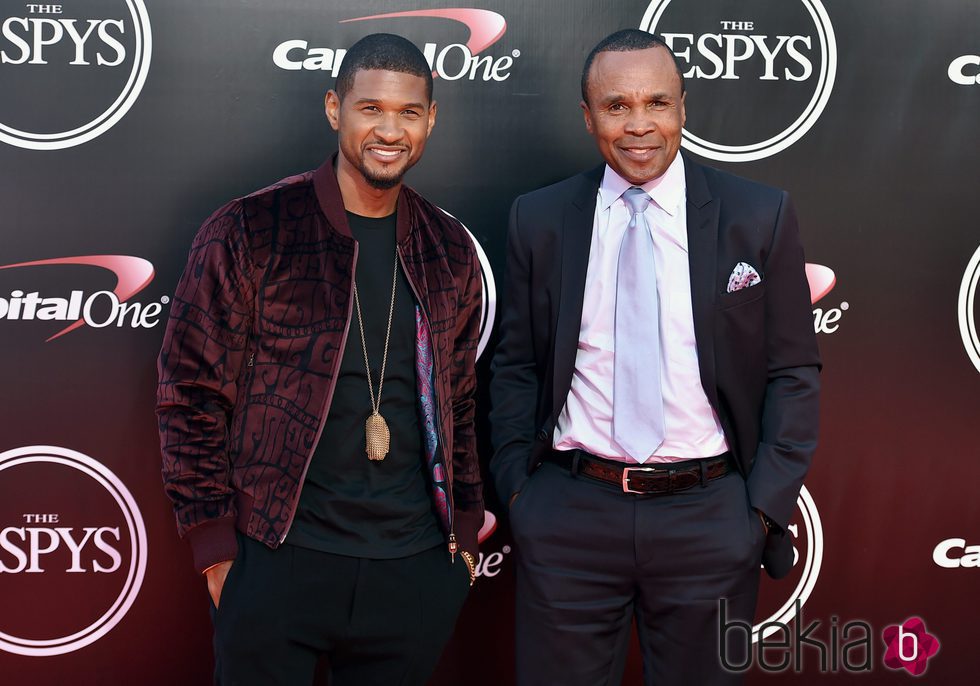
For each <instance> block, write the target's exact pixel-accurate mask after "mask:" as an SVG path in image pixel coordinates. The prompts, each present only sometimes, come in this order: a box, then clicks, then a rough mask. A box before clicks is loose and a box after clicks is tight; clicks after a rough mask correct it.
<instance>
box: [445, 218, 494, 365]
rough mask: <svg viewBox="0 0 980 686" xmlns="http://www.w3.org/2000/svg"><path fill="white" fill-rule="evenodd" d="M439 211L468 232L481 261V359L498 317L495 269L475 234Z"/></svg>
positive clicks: (479, 353) (478, 354)
mask: <svg viewBox="0 0 980 686" xmlns="http://www.w3.org/2000/svg"><path fill="white" fill-rule="evenodd" d="M439 209H440V210H442V212H443V214H445V215H447V216H449V217H452V218H453V219H455V220H456V221H458V222H459V225H460V226H462V227H463V230H464V231H466V235H468V236H469V237H470V240H471V241H473V247H474V248H475V249H476V256H477V258H478V259H479V260H480V271H481V272H482V273H481V277H482V281H483V288H482V293H483V310H482V311H481V313H480V342H479V343H478V344H477V347H476V359H480V356H481V355H483V351H484V350H486V347H487V342H488V341H489V340H490V334H491V332H492V331H493V322H494V320H495V319H496V316H497V284H496V282H495V281H494V278H493V268H492V267H491V266H490V260H489V259H488V258H487V254H486V252H484V250H483V246H482V245H480V241H478V240H476V236H474V235H473V232H472V231H470V230H469V229H468V228H467V227H466V225H465V224H464V223H463V222H460V221H459V219H458V218H457V217H456V216H455V215H452V214H450V213H449V212H446V210H443V209H442V208H441V207H440V208H439Z"/></svg>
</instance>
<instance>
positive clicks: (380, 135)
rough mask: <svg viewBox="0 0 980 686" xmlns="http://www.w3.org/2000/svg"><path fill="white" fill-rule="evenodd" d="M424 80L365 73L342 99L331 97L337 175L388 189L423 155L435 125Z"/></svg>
mask: <svg viewBox="0 0 980 686" xmlns="http://www.w3.org/2000/svg"><path fill="white" fill-rule="evenodd" d="M426 91H427V89H426V83H425V79H423V78H421V77H419V76H414V75H412V74H406V73H403V72H397V71H386V70H381V69H364V70H361V71H358V72H357V73H355V75H354V81H353V85H352V86H351V88H350V90H349V91H347V93H346V94H345V95H344V97H343V99H342V100H341V98H340V96H339V95H337V93H336V92H335V91H332V90H331V91H330V92H328V93H327V97H326V103H325V104H326V112H327V120H328V121H329V122H330V126H331V127H332V128H333V129H334V131H336V132H337V139H338V143H339V147H340V152H341V154H340V156H339V157H338V163H337V164H338V170H337V171H338V175H341V174H343V175H349V176H351V177H353V178H354V179H355V181H357V180H359V181H361V182H363V183H366V184H367V185H368V186H370V187H371V188H374V189H377V190H387V189H390V188H394V187H395V186H397V185H398V184H399V183H401V180H402V176H404V175H405V172H407V171H408V170H409V169H410V168H411V167H412V166H413V165H414V164H415V163H416V162H418V161H419V159H421V157H422V151H423V150H424V149H425V142H426V140H427V139H428V138H429V134H430V133H431V132H432V127H433V126H434V125H435V123H436V103H435V101H432V102H430V101H429V96H428V94H427V92H426Z"/></svg>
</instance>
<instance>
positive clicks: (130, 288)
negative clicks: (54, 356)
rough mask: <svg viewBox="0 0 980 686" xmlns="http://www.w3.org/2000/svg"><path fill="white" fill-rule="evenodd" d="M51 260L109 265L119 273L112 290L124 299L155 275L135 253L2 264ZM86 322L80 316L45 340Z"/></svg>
mask: <svg viewBox="0 0 980 686" xmlns="http://www.w3.org/2000/svg"><path fill="white" fill-rule="evenodd" d="M49 264H83V265H88V266H91V267H102V268H103V269H108V270H109V271H111V272H112V273H113V274H115V275H116V287H115V289H113V291H112V292H113V293H114V294H115V295H116V297H117V298H118V299H119V302H120V303H124V302H126V301H127V300H129V299H130V298H132V297H133V296H134V295H136V294H137V293H139V292H140V291H141V290H143V289H144V288H146V287H147V286H148V285H149V283H150V282H151V281H153V277H154V275H155V273H154V271H153V264H151V263H150V262H149V261H148V260H144V259H143V258H142V257H133V256H132V255H84V256H80V257H56V258H54V259H50V260H35V261H34V262H19V263H17V264H7V265H3V266H0V269H13V268H14V267H39V266H42V265H49ZM81 326H85V320H84V319H79V320H78V321H77V322H74V323H72V324H69V325H68V326H67V327H66V328H64V329H62V330H61V331H59V332H58V333H56V334H55V335H54V336H52V337H51V338H49V339H48V340H47V341H45V343H48V342H50V341H53V340H54V339H56V338H58V337H60V336H64V335H65V334H66V333H68V332H70V331H74V330H75V329H77V328H79V327H81Z"/></svg>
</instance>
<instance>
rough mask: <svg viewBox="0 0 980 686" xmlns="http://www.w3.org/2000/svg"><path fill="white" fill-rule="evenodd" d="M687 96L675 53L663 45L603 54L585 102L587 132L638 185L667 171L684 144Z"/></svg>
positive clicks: (592, 72)
mask: <svg viewBox="0 0 980 686" xmlns="http://www.w3.org/2000/svg"><path fill="white" fill-rule="evenodd" d="M684 95H685V94H684V93H683V92H682V91H681V80H680V77H679V76H678V75H677V68H676V66H675V64H674V60H673V58H672V57H671V55H670V53H669V52H668V51H667V50H666V49H664V48H661V47H654V48H648V49H645V50H630V51H626V52H600V53H599V54H598V55H596V57H595V60H594V61H593V62H592V68H591V69H590V71H589V78H588V96H589V98H588V102H584V101H583V102H582V110H583V111H584V113H585V128H586V129H588V131H589V133H591V134H592V135H593V136H594V137H595V139H596V143H597V144H598V146H599V152H600V153H602V156H603V158H605V160H606V163H607V164H608V165H609V166H610V167H612V169H613V170H614V171H615V172H616V173H618V174H619V175H620V176H622V177H623V178H624V179H626V180H627V181H629V182H630V183H632V184H636V185H641V184H644V183H646V182H647V181H650V180H651V179H655V178H657V177H658V176H660V175H662V174H663V173H664V172H665V171H667V167H669V166H670V163H671V162H673V161H674V157H676V156H677V151H678V150H679V149H680V146H681V130H682V129H683V128H684Z"/></svg>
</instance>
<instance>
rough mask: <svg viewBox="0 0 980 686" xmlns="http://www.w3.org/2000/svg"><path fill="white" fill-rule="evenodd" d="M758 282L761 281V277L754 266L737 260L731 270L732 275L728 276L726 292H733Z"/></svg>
mask: <svg viewBox="0 0 980 686" xmlns="http://www.w3.org/2000/svg"><path fill="white" fill-rule="evenodd" d="M758 283H762V277H761V276H759V272H757V271H756V270H755V267H753V266H752V265H751V264H749V263H747V262H739V263H738V264H736V265H735V269H733V270H732V275H731V276H729V277H728V292H729V293H734V292H735V291H740V290H742V289H743V288H748V287H749V286H755V285H756V284H758Z"/></svg>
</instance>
